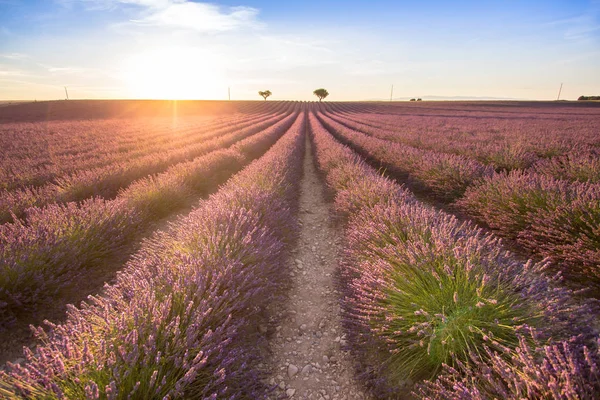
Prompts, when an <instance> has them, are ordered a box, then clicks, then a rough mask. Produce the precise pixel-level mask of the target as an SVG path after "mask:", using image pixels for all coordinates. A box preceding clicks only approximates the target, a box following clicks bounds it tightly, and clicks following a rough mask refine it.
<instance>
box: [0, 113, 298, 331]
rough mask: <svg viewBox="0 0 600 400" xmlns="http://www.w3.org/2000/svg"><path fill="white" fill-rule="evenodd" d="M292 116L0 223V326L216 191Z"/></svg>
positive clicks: (273, 138) (272, 140) (273, 139)
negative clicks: (97, 193) (115, 189)
mask: <svg viewBox="0 0 600 400" xmlns="http://www.w3.org/2000/svg"><path fill="white" fill-rule="evenodd" d="M296 118H297V113H295V114H291V115H289V116H287V117H286V118H284V119H283V120H281V121H279V122H278V123H276V124H275V125H273V126H271V127H269V128H267V129H264V130H263V131H262V132H261V133H259V134H257V135H254V136H251V137H248V138H246V139H244V140H241V141H238V142H236V143H235V144H234V145H233V146H231V147H230V148H229V149H226V150H218V151H216V152H212V153H209V154H207V155H205V156H202V157H198V158H196V159H194V160H192V161H189V162H186V163H179V164H176V165H174V166H172V167H171V168H170V169H169V170H167V171H166V172H164V173H162V174H159V175H156V176H150V177H147V178H144V179H142V180H139V181H137V182H135V183H134V184H133V185H131V186H130V187H128V188H127V189H125V190H123V191H122V192H121V193H120V194H119V196H117V198H115V199H114V200H103V199H97V198H96V199H90V200H85V201H84V202H83V203H81V204H76V203H67V204H66V205H57V204H54V205H49V206H47V207H45V208H30V209H29V210H28V214H27V218H26V219H25V220H19V219H17V221H16V222H15V223H7V224H3V225H0V254H1V255H2V258H1V259H0V267H1V269H2V271H3V273H2V275H1V276H0V327H1V328H5V327H6V324H8V323H10V322H11V321H12V320H13V319H14V318H15V317H16V316H17V315H18V313H19V312H22V311H23V310H28V309H29V310H31V309H34V308H35V306H36V305H38V304H39V303H40V302H41V301H44V300H45V299H48V298H49V297H51V296H53V295H54V294H55V293H56V292H57V291H58V290H60V289H61V288H63V287H65V286H68V285H70V282H71V280H72V279H73V278H74V277H75V276H77V275H78V274H81V273H84V272H85V268H86V267H88V268H89V267H91V266H93V265H94V264H95V263H96V262H97V261H101V260H102V258H103V257H104V256H105V255H106V254H108V253H110V252H114V251H116V250H118V248H119V247H120V246H122V245H124V244H126V243H127V242H128V241H130V240H132V238H133V237H135V235H136V234H138V231H139V228H140V226H142V225H143V224H146V223H148V222H150V221H154V220H156V219H158V218H160V217H163V216H165V215H168V214H169V213H170V212H172V211H174V210H176V209H177V208H178V207H179V206H181V205H182V204H185V203H186V201H187V198H188V197H189V195H190V194H191V193H192V192H195V193H200V194H208V192H209V191H211V190H214V189H215V188H216V187H217V186H218V185H219V184H221V183H222V182H224V181H225V180H226V179H227V178H228V177H229V176H231V174H233V173H234V172H236V171H238V170H240V169H241V168H242V167H243V166H244V165H246V164H248V163H249V162H250V161H252V160H253V159H254V158H256V157H257V156H259V155H261V154H263V153H264V152H265V151H266V150H267V149H268V147H270V146H271V145H272V144H273V143H275V142H276V141H277V139H278V138H280V137H281V136H282V135H283V134H284V133H285V132H286V131H287V130H288V129H289V127H290V126H291V125H292V123H293V122H294V120H295V119H296Z"/></svg>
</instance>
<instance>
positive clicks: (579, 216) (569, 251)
mask: <svg viewBox="0 0 600 400" xmlns="http://www.w3.org/2000/svg"><path fill="white" fill-rule="evenodd" d="M457 205H458V206H459V207H461V208H462V209H463V210H464V211H465V212H466V213H467V214H468V215H470V216H471V217H472V218H474V219H475V220H477V221H480V222H482V223H484V224H486V225H487V226H489V227H491V228H493V229H494V230H495V231H496V232H498V233H499V234H501V235H502V236H504V237H507V238H511V239H513V240H516V241H517V242H518V243H519V244H520V245H521V246H522V247H523V248H525V249H527V250H529V251H530V252H532V253H533V254H538V255H540V256H542V257H546V258H548V259H549V260H551V261H552V262H553V264H554V265H555V266H556V267H557V268H559V269H560V270H561V271H562V272H563V273H564V274H565V275H566V276H568V277H569V278H570V280H572V281H575V282H581V283H584V284H585V285H586V286H596V287H600V184H598V183H596V184H588V183H569V182H566V181H562V180H558V179H554V178H552V177H548V176H545V175H540V174H537V173H534V172H520V171H513V172H511V173H508V174H506V173H503V174H494V175H493V176H491V177H486V178H485V179H483V180H482V181H481V182H479V183H478V184H476V185H473V186H472V187H470V188H469V189H468V190H467V191H466V192H465V194H464V196H463V197H462V198H461V199H460V200H459V201H458V202H457Z"/></svg>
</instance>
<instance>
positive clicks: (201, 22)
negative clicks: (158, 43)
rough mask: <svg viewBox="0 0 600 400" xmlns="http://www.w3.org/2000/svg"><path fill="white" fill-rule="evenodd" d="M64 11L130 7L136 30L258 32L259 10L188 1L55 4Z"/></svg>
mask: <svg viewBox="0 0 600 400" xmlns="http://www.w3.org/2000/svg"><path fill="white" fill-rule="evenodd" d="M57 1H58V2H59V4H61V5H63V6H64V7H67V8H72V7H74V6H75V5H82V6H83V7H84V8H85V9H87V10H89V11H99V10H116V9H119V8H124V7H128V8H131V7H134V8H135V9H136V10H135V11H136V13H137V15H136V16H135V17H134V18H131V19H130V20H129V22H130V23H133V24H136V25H138V26H148V27H165V28H176V29H186V30H192V31H197V32H227V31H232V30H236V29H240V28H261V27H262V26H263V25H262V24H261V23H260V22H259V21H258V13H259V10H258V9H256V8H253V7H244V6H239V7H221V6H219V5H216V4H213V3H198V2H194V1H188V0H57Z"/></svg>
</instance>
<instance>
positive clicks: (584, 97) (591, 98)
mask: <svg viewBox="0 0 600 400" xmlns="http://www.w3.org/2000/svg"><path fill="white" fill-rule="evenodd" d="M577 100H600V96H579V98H578V99H577Z"/></svg>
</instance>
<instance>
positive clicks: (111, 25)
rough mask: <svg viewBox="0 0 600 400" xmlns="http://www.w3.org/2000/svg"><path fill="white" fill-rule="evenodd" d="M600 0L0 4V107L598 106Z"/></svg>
mask: <svg viewBox="0 0 600 400" xmlns="http://www.w3.org/2000/svg"><path fill="white" fill-rule="evenodd" d="M599 71H600V0H592V1H590V0H588V1H579V0H571V1H527V2H525V1H512V0H505V1H483V0H481V1H458V0H457V1H453V2H445V1H421V2H417V1H383V0H373V1H327V0H322V1H315V0H306V1H303V2H291V1H260V0H239V1H233V0H227V1H223V2H199V1H189V0H30V1H25V0H24V1H19V0H0V99H40V100H41V99H56V98H62V97H63V90H64V89H63V86H68V88H69V93H70V96H71V97H72V98H199V99H225V98H227V87H231V93H232V99H259V97H258V95H257V91H258V90H265V89H269V90H271V91H272V92H273V96H272V98H273V99H296V100H311V99H313V97H314V96H312V91H313V90H314V89H316V88H318V87H325V88H327V89H328V90H329V92H330V97H329V99H331V100H368V99H378V98H386V97H389V91H390V86H391V85H392V84H393V85H394V97H397V98H402V97H423V98H427V96H448V97H452V96H473V97H497V98H524V99H540V100H544V99H555V98H556V95H557V92H558V87H559V85H560V83H561V82H562V83H564V88H563V92H562V95H561V98H565V99H576V98H577V97H578V96H579V95H582V94H585V95H600V72H599Z"/></svg>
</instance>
